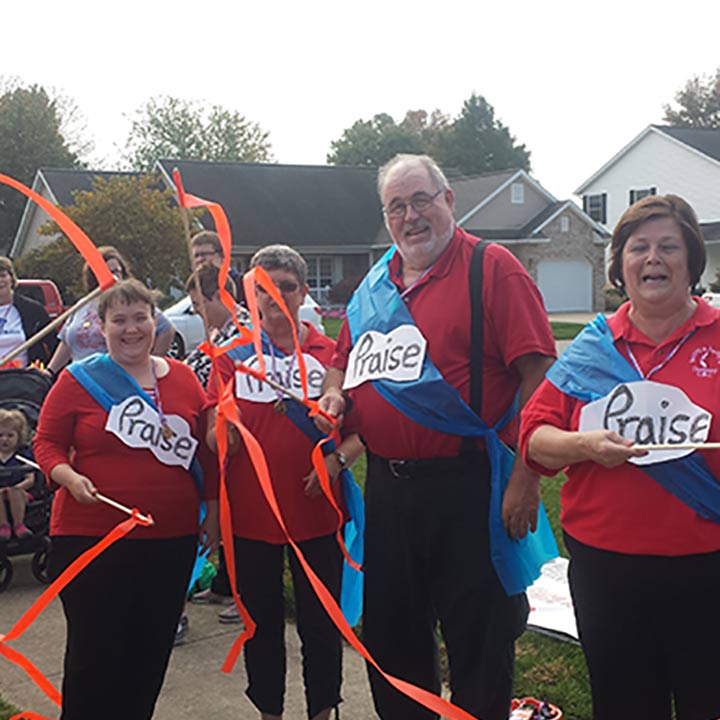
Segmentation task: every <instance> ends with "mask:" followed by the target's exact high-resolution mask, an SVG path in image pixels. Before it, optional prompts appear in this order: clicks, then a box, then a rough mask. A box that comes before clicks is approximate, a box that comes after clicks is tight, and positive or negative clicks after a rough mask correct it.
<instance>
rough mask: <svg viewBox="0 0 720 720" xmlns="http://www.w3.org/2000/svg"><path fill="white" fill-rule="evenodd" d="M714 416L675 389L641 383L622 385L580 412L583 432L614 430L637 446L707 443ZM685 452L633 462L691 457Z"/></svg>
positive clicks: (653, 453)
mask: <svg viewBox="0 0 720 720" xmlns="http://www.w3.org/2000/svg"><path fill="white" fill-rule="evenodd" d="M711 422H712V414H711V413H709V412H708V411H707V410H705V409H704V408H702V407H700V406H699V405H695V404H694V403H693V402H692V401H691V400H690V398H689V397H688V396H687V395H686V394H685V393H684V392H683V391H682V390H681V389H680V388H677V387H674V386H672V385H664V384H663V383H658V382H653V381H652V380H638V381H635V382H630V383H621V384H620V385H618V386H617V387H616V388H615V389H614V390H613V391H612V392H611V393H610V394H609V395H607V396H606V397H604V398H601V399H600V400H595V402H591V403H589V404H588V405H586V406H585V407H584V408H583V409H582V410H581V411H580V427H579V429H580V431H581V432H582V431H585V430H599V429H603V430H614V431H615V432H617V433H618V435H621V436H622V437H624V438H629V439H630V440H632V441H633V442H634V443H636V444H637V445H655V444H658V445H660V444H662V445H665V444H667V445H682V444H687V443H704V442H705V441H706V440H707V438H708V433H709V432H710V423H711ZM691 452H692V450H691V449H685V450H651V451H650V452H649V453H648V454H647V455H646V456H645V457H638V458H630V461H629V462H631V463H635V464H636V465H648V464H650V463H656V462H664V461H666V460H673V459H675V458H681V457H684V456H685V455H689V454H690V453H691Z"/></svg>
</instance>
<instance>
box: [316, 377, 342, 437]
mask: <svg viewBox="0 0 720 720" xmlns="http://www.w3.org/2000/svg"><path fill="white" fill-rule="evenodd" d="M344 380H345V373H344V372H343V371H342V370H338V369H337V368H333V367H330V368H328V369H327V372H326V373H325V380H324V382H323V389H322V391H323V394H322V397H321V398H320V400H318V407H319V408H320V409H321V410H322V411H323V412H326V413H327V414H328V415H331V416H332V417H334V418H336V420H337V426H338V427H340V425H342V420H343V414H344V413H345V397H344V396H343V393H342V386H343V381H344ZM314 419H315V425H317V427H318V430H320V431H321V432H324V433H326V434H328V433H331V432H332V431H333V430H334V429H335V427H334V426H333V424H332V423H330V422H328V420H326V419H325V418H324V417H323V416H322V415H315V418H314Z"/></svg>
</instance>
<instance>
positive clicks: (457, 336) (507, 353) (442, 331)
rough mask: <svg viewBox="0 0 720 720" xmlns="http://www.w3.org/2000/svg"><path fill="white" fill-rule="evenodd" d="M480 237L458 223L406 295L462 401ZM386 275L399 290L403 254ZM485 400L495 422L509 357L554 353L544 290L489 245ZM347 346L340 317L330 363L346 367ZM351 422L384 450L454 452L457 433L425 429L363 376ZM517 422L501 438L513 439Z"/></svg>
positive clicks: (513, 378)
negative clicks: (475, 252) (474, 261)
mask: <svg viewBox="0 0 720 720" xmlns="http://www.w3.org/2000/svg"><path fill="white" fill-rule="evenodd" d="M477 242H478V239H477V238H475V237H473V236H471V235H468V234H467V233H466V232H465V231H464V230H461V229H460V228H456V230H455V233H454V234H453V237H452V239H451V240H450V243H449V244H448V246H447V248H445V250H444V251H443V253H442V255H441V256H440V257H439V258H438V260H437V261H436V263H435V265H433V267H432V269H431V270H430V272H428V273H427V275H425V276H424V277H423V278H422V280H420V281H419V282H418V283H417V284H416V285H415V286H414V287H413V289H412V290H411V291H410V292H409V293H408V295H407V296H406V298H405V302H406V303H407V306H408V309H409V311H410V313H411V314H412V316H413V319H414V320H415V324H416V325H417V327H418V328H419V330H420V332H421V333H422V334H423V336H424V337H425V339H426V340H427V343H428V347H427V351H428V353H429V355H430V357H431V358H432V361H433V363H434V365H435V366H436V367H437V369H438V370H439V371H440V373H441V374H442V375H443V377H444V378H445V380H446V381H447V382H448V383H450V384H451V385H453V386H454V387H456V388H457V389H458V391H459V392H460V394H461V395H462V397H463V399H464V400H465V402H469V396H470V284H469V272H470V260H471V257H472V252H473V248H474V247H475V245H476V243H477ZM389 269H390V276H391V278H392V281H393V282H394V283H395V285H396V286H397V288H398V290H400V291H401V292H402V291H403V290H404V289H405V287H404V285H403V282H402V268H401V262H400V255H399V253H396V254H395V255H394V257H393V258H392V260H391V261H390V268H389ZM483 316H484V324H483V338H484V340H483V370H482V373H483V404H482V417H483V419H484V420H485V422H486V423H487V424H488V425H494V424H495V423H496V422H497V421H498V420H499V419H500V418H501V417H502V416H503V414H504V412H505V411H506V409H507V408H508V407H509V405H510V403H511V402H512V400H513V398H514V397H515V394H516V392H517V390H518V387H519V385H520V376H519V375H518V373H517V372H516V371H515V369H514V368H513V367H511V364H512V362H513V360H515V359H516V358H518V357H520V356H522V355H527V354H529V353H540V354H541V355H548V356H551V357H555V341H554V340H553V337H552V333H551V332H550V327H549V325H548V321H547V314H546V313H545V309H544V307H543V303H542V298H541V296H540V293H539V291H538V289H537V288H536V287H535V284H534V283H533V281H532V280H531V278H530V276H529V275H528V274H527V272H526V270H525V268H524V267H523V266H522V265H521V264H520V262H519V261H518V260H517V259H516V258H515V256H514V255H512V254H511V253H510V252H509V251H508V250H506V249H505V248H503V247H501V246H499V245H492V244H491V245H488V247H487V248H486V249H485V256H484V259H483ZM351 349H352V341H351V339H350V331H349V329H348V327H347V323H345V324H344V325H343V327H342V330H341V331H340V336H339V338H338V344H337V350H336V352H335V355H334V356H333V359H332V363H331V364H332V366H333V367H336V368H339V369H341V370H345V368H346V367H347V363H348V356H349V354H350V350H351ZM350 394H351V397H352V399H353V402H354V406H353V414H352V424H353V429H356V430H357V431H358V432H359V433H360V434H361V435H362V437H363V440H364V441H365V443H366V445H367V447H368V448H369V449H370V450H371V451H372V452H374V453H375V454H377V455H380V456H382V457H386V458H406V459H407V458H430V457H449V456H453V455H457V454H458V452H459V450H460V443H461V439H460V438H459V437H458V436H456V435H447V434H444V433H440V432H436V431H434V430H429V429H427V428H424V427H422V426H421V425H418V424H417V423H415V422H413V421H412V420H409V419H408V418H406V417H405V416H404V415H403V414H402V413H401V412H400V411H398V410H396V409H395V408H394V407H393V406H392V405H390V404H389V403H387V402H386V401H385V400H384V399H383V398H382V397H381V396H380V395H379V394H378V393H377V392H376V391H375V389H374V387H373V386H372V383H364V384H362V385H360V386H358V387H357V388H354V389H353V390H352V391H351V393H350ZM516 434H517V425H516V424H511V426H509V427H508V428H507V432H505V433H504V434H503V437H504V439H506V440H507V441H508V442H510V443H512V444H514V438H515V436H516Z"/></svg>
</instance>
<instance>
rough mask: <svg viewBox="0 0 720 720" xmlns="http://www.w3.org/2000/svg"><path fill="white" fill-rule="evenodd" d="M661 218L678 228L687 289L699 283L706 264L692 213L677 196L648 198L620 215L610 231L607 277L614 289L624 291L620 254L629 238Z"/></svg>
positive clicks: (702, 243) (698, 229)
mask: <svg viewBox="0 0 720 720" xmlns="http://www.w3.org/2000/svg"><path fill="white" fill-rule="evenodd" d="M660 218H670V219H671V220H674V221H675V222H676V223H677V224H678V227H679V228H680V230H681V232H682V236H683V240H684V241H685V247H686V248H687V257H688V274H689V275H690V287H693V286H695V285H697V284H698V282H700V277H701V276H702V274H703V271H704V270H705V262H706V257H705V241H704V240H703V236H702V231H701V230H700V225H699V223H698V219H697V215H696V214H695V211H694V210H693V209H692V207H691V206H690V204H689V203H688V202H687V201H685V200H683V199H682V198H681V197H678V196H677V195H648V196H647V197H644V198H643V199H642V200H639V201H638V202H636V203H635V204H633V205H631V206H630V207H629V208H628V209H627V210H626V211H625V212H624V213H623V215H622V217H621V218H620V220H619V221H618V224H617V225H616V226H615V230H614V231H613V234H612V239H611V240H610V262H609V263H608V277H609V278H610V282H611V283H612V284H613V285H614V286H615V287H617V288H624V287H625V279H624V278H623V276H622V253H623V249H624V248H625V243H627V241H628V238H629V237H630V236H631V235H632V234H633V233H634V232H635V231H636V230H637V229H638V228H639V227H640V226H641V225H643V224H644V223H646V222H648V221H649V220H658V219H660Z"/></svg>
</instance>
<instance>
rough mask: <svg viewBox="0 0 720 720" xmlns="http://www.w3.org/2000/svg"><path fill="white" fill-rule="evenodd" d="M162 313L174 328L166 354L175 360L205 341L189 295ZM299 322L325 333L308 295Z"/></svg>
mask: <svg viewBox="0 0 720 720" xmlns="http://www.w3.org/2000/svg"><path fill="white" fill-rule="evenodd" d="M163 312H164V313H165V315H166V317H167V318H168V320H170V322H172V324H173V325H174V326H175V339H174V340H173V344H172V347H171V348H170V352H169V353H168V354H169V355H171V356H172V357H175V358H184V357H185V356H186V355H187V354H188V353H190V352H192V351H193V350H194V349H195V348H196V347H197V346H198V345H199V344H200V343H201V342H202V341H203V340H204V339H205V331H204V329H203V323H202V318H201V317H200V316H199V315H197V314H196V313H195V312H194V311H193V307H192V302H191V301H190V296H189V295H186V296H185V297H184V298H182V299H181V300H178V301H177V302H176V303H175V304H174V305H171V306H170V307H169V308H168V309H167V310H164V311H163ZM300 320H304V321H305V322H309V323H310V324H311V325H314V326H315V328H316V329H317V330H318V331H319V332H321V333H323V334H324V333H325V328H324V327H323V322H322V315H321V314H320V306H319V305H318V304H317V303H316V302H315V301H314V300H313V299H312V298H311V297H310V293H308V294H307V295H305V302H304V303H303V305H302V307H301V308H300Z"/></svg>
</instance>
